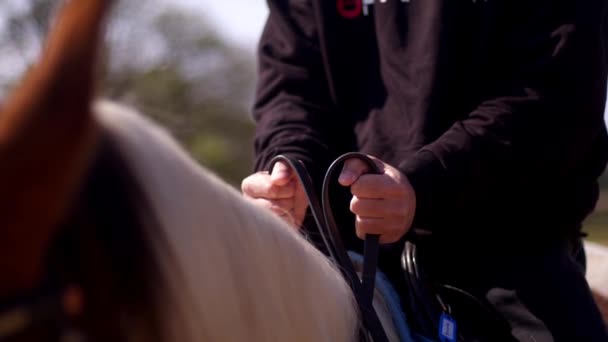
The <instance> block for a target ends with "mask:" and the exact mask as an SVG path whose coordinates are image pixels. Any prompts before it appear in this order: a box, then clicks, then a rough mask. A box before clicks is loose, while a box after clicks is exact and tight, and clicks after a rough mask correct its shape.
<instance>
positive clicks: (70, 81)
mask: <svg viewBox="0 0 608 342" xmlns="http://www.w3.org/2000/svg"><path fill="white" fill-rule="evenodd" d="M111 5H112V1H109V0H67V1H66V2H65V4H64V5H63V8H62V10H61V11H60V12H59V14H58V17H57V19H56V21H55V22H54V25H53V29H52V30H51V31H50V33H49V35H48V37H47V40H46V43H45V47H44V49H43V51H42V58H41V59H40V61H39V62H38V63H37V64H36V65H34V67H33V68H32V69H31V70H30V71H29V72H28V74H27V75H26V76H25V77H24V79H23V80H22V82H21V83H20V84H19V85H18V86H17V88H16V89H15V90H14V91H13V92H12V94H11V95H10V96H9V97H8V99H7V102H6V103H5V104H4V105H3V106H2V108H1V112H0V165H1V167H0V185H1V187H2V189H3V196H2V198H1V199H0V201H1V205H0V208H1V209H0V210H2V212H1V214H0V227H1V228H0V232H1V234H2V239H0V250H2V251H3V258H0V277H1V278H2V282H0V341H41V340H62V341H64V340H69V341H82V340H87V341H119V342H120V341H125V342H132V341H133V342H135V341H137V342H139V341H158V342H164V341H185V342H189V341H243V340H251V341H286V340H289V341H340V342H341V341H345V342H350V341H357V340H358V339H359V338H360V335H359V332H360V328H361V325H362V322H361V313H360V312H359V310H358V307H357V305H356V303H355V298H354V296H353V293H352V291H351V288H350V287H349V285H348V284H347V282H346V280H345V279H344V277H343V276H342V274H341V272H340V270H339V269H338V267H337V266H336V265H335V264H334V263H332V262H331V261H330V260H329V259H328V258H327V257H326V256H325V255H324V254H323V253H321V252H320V251H319V250H318V249H317V248H315V247H314V246H313V245H312V244H311V243H310V242H309V241H308V240H307V239H306V237H305V236H303V235H302V234H301V233H300V232H298V231H296V230H295V229H293V227H292V226H291V225H289V224H288V223H286V222H285V221H284V220H282V219H280V218H278V217H277V216H276V215H274V213H272V212H270V211H268V210H265V209H262V208H259V207H258V206H257V205H256V204H255V203H253V202H252V201H250V200H248V199H246V198H244V197H243V196H242V195H241V194H240V193H239V192H238V190H236V189H234V188H233V187H232V186H230V185H229V184H227V183H226V182H224V181H223V180H222V179H221V177H219V176H218V175H216V174H215V173H213V172H212V171H211V170H209V169H207V168H205V167H204V166H202V165H200V164H199V163H197V162H196V161H195V160H194V159H193V158H192V157H191V156H190V155H189V154H188V153H187V152H186V151H185V150H184V149H183V148H182V147H181V146H180V145H179V143H178V142H177V141H176V140H174V139H173V137H172V136H171V134H170V133H169V132H167V131H166V130H165V129H163V128H162V127H161V126H160V125H158V124H156V123H155V122H154V121H152V120H151V119H148V118H146V117H145V116H144V115H141V114H140V113H138V112H137V111H136V110H135V109H132V108H127V107H125V106H123V105H121V104H118V103H114V102H111V101H107V100H104V99H100V98H99V97H98V96H97V95H96V84H97V82H96V80H97V75H98V71H99V69H98V67H99V61H98V55H99V53H98V52H99V51H98V50H99V46H100V45H101V44H100V40H101V36H102V33H103V27H104V23H105V19H106V17H107V16H108V13H109V11H110V8H111ZM379 280H382V278H381V275H380V276H379ZM382 286H386V282H382V281H379V282H378V290H376V292H375V296H374V300H373V306H374V308H375V309H376V310H377V312H378V316H379V318H380V320H381V322H382V327H383V328H384V330H385V331H386V334H387V337H388V339H389V340H390V341H399V340H413V338H412V336H409V335H408V332H407V331H405V332H403V328H402V327H401V326H402V324H401V323H402V320H399V316H398V315H395V314H394V313H395V310H396V309H395V308H394V307H393V306H392V305H391V303H390V300H389V298H387V297H386V296H385V295H384V294H386V293H387V291H388V292H389V293H390V289H389V290H386V289H384V290H383V288H382Z"/></svg>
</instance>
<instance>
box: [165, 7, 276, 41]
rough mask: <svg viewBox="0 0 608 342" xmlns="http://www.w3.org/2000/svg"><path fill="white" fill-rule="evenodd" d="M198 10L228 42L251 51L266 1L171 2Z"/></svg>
mask: <svg viewBox="0 0 608 342" xmlns="http://www.w3.org/2000/svg"><path fill="white" fill-rule="evenodd" d="M172 2H173V3H174V4H181V5H182V6H186V7H189V8H193V9H196V10H200V11H201V12H202V13H203V14H204V15H206V16H207V18H208V19H209V20H211V21H212V23H213V24H215V25H216V26H217V28H218V33H220V34H221V35H222V36H224V37H225V38H226V39H228V40H229V41H231V42H233V43H235V44H238V45H241V46H243V47H246V48H250V49H253V48H254V47H255V45H256V44H257V40H258V38H259V36H260V34H261V32H262V27H263V26H264V21H265V20H266V16H267V14H268V7H267V5H266V0H173V1H172Z"/></svg>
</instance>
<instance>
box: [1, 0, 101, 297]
mask: <svg viewBox="0 0 608 342" xmlns="http://www.w3.org/2000/svg"><path fill="white" fill-rule="evenodd" d="M111 3H112V1H110V0H71V1H67V2H66V4H65V5H64V7H63V9H62V11H61V12H60V14H59V16H58V18H57V19H56V20H57V21H56V24H55V26H54V29H53V30H52V31H51V32H50V34H49V37H48V39H47V41H46V45H45V46H44V48H43V50H42V56H41V59H40V62H39V63H38V64H37V65H35V66H34V67H33V68H32V70H30V71H29V73H28V74H27V75H26V76H25V78H24V79H23V81H22V82H21V84H20V85H19V86H18V87H17V88H16V89H15V90H14V91H13V93H12V94H11V95H10V96H9V98H8V99H7V101H6V103H5V105H4V106H3V108H2V111H1V113H0V165H1V166H0V187H1V188H2V190H3V192H2V197H1V198H0V208H1V209H0V232H1V234H2V239H0V249H1V250H2V251H3V253H4V255H10V256H11V257H10V258H0V272H1V273H2V274H3V275H4V276H3V281H2V282H0V296H2V295H8V294H12V293H15V292H17V291H19V290H24V289H32V288H34V287H36V285H37V284H38V283H39V282H40V280H41V277H42V270H43V258H44V253H45V251H46V250H47V249H48V246H49V241H50V239H51V237H52V236H53V235H54V233H55V230H56V229H57V226H58V224H59V222H60V221H61V220H62V218H63V217H64V216H65V215H66V209H67V208H68V207H69V205H70V204H71V201H72V200H73V198H74V192H75V191H76V189H77V188H78V185H79V182H80V181H81V179H82V176H83V174H84V172H85V170H86V168H87V166H88V165H89V162H90V158H91V156H92V155H93V153H92V151H93V150H94V149H95V146H96V143H97V134H98V133H97V131H98V130H97V128H96V124H95V123H94V120H93V118H92V114H91V103H92V99H93V96H94V93H95V77H94V76H95V67H96V65H97V52H98V51H97V50H98V45H99V41H100V36H101V32H102V26H103V25H102V23H103V20H104V17H105V14H106V12H107V10H108V8H109V7H110V4H111Z"/></svg>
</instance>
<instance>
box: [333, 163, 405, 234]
mask: <svg viewBox="0 0 608 342" xmlns="http://www.w3.org/2000/svg"><path fill="white" fill-rule="evenodd" d="M370 158H372V159H373V160H374V162H375V163H376V164H377V165H378V167H379V169H380V170H381V171H382V174H379V175H377V174H366V172H369V168H368V167H367V165H366V164H365V163H364V162H363V161H361V160H359V159H356V158H354V159H349V160H346V162H345V163H344V167H343V169H342V173H341V174H340V178H339V179H338V181H339V182H340V184H341V185H343V186H350V188H351V193H352V194H353V198H352V200H351V203H350V210H351V211H352V212H353V214H355V215H356V221H355V222H356V229H357V236H358V237H359V238H361V239H364V238H365V235H367V234H376V235H380V243H393V242H396V241H398V240H399V239H400V238H401V237H403V236H404V235H405V234H406V233H407V232H408V231H409V230H410V228H411V226H412V222H413V221H414V213H415V212H416V194H415V192H414V189H413V188H412V186H411V184H410V182H409V181H408V179H407V177H406V176H405V175H403V174H402V173H401V172H400V171H399V170H397V169H396V168H394V167H392V166H391V165H389V164H386V163H385V162H383V161H381V160H379V159H377V158H374V157H371V156H370Z"/></svg>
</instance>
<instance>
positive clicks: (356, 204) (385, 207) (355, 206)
mask: <svg viewBox="0 0 608 342" xmlns="http://www.w3.org/2000/svg"><path fill="white" fill-rule="evenodd" d="M409 209H410V205H409V204H408V203H407V202H405V201H397V200H390V199H375V198H374V199H369V198H359V197H357V196H353V198H352V199H351V201H350V211H351V212H352V213H353V214H355V215H359V216H368V217H405V216H407V214H408V213H409Z"/></svg>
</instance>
